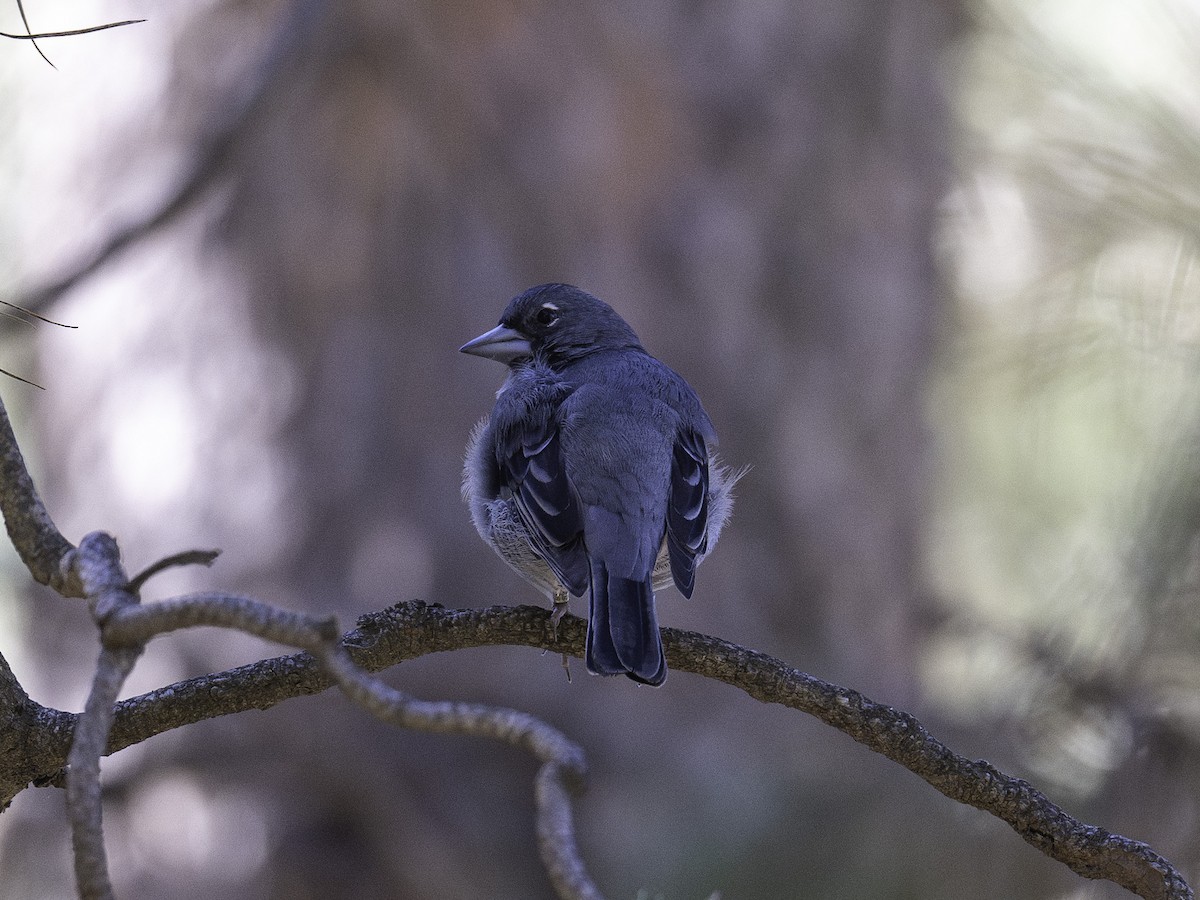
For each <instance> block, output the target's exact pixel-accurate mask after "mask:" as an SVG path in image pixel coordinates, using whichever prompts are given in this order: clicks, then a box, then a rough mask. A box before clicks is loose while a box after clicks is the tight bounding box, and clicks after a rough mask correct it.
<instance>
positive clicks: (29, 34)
mask: <svg viewBox="0 0 1200 900" xmlns="http://www.w3.org/2000/svg"><path fill="white" fill-rule="evenodd" d="M17 12H19V13H20V14H21V24H22V25H24V26H25V38H26V39H27V40H28V41H29V43H31V44H33V49H34V50H36V51H37V52H38V56H40V57H41V58H42V59H44V60H45V61H46V65H48V66H49V67H50V68H52V69H57V68H58V66H56V65H54V63H52V62H50V57H48V56H47V55H46V54H45V53H43V52H42V48H41V47H39V46H38V42H37V40H36V39H35V38H34V36H33V29H32V28H30V27H29V19H28V17H26V15H25V2H24V0H17Z"/></svg>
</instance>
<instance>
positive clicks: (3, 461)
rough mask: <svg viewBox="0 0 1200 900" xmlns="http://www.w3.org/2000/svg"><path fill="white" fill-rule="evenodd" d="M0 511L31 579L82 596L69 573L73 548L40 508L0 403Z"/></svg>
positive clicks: (70, 594) (64, 592)
mask: <svg viewBox="0 0 1200 900" xmlns="http://www.w3.org/2000/svg"><path fill="white" fill-rule="evenodd" d="M0 511H2V512H3V513H4V525H5V527H6V528H7V529H8V536H9V538H10V539H11V540H12V542H13V546H14V547H16V548H17V553H18V554H20V556H21V561H22V562H23V563H25V565H26V567H27V568H28V569H29V572H30V574H31V575H33V577H34V580H35V581H37V582H38V583H39V584H48V585H50V587H52V588H54V589H55V590H56V591H58V592H59V593H60V594H62V595H63V596H64V597H82V596H83V588H82V587H81V586H80V584H79V579H78V578H77V577H76V576H75V575H74V573H73V572H72V571H71V559H72V555H73V551H74V549H75V548H74V547H73V546H72V545H71V542H70V541H68V540H67V539H66V538H65V537H63V536H62V534H61V533H60V532H59V530H58V528H57V527H56V526H55V524H54V521H53V520H52V519H51V518H50V513H48V512H46V507H45V506H44V505H42V500H41V498H40V497H39V496H38V492H37V489H36V488H35V487H34V486H33V479H32V478H30V477H29V470H28V469H26V468H25V459H24V457H23V456H21V449H20V448H19V447H18V446H17V439H16V437H15V436H14V435H13V430H12V425H11V424H10V423H9V421H8V413H7V412H6V411H5V409H4V405H3V404H0Z"/></svg>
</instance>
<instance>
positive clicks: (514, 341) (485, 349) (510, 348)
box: [458, 325, 533, 365]
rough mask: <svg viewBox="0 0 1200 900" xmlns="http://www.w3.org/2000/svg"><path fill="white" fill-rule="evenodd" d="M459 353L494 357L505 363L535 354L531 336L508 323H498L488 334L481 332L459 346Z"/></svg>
mask: <svg viewBox="0 0 1200 900" xmlns="http://www.w3.org/2000/svg"><path fill="white" fill-rule="evenodd" d="M458 352H459V353H470V354H471V355H472V356H482V357H483V358H484V359H494V360H495V361H496V362H502V363H504V364H505V365H508V364H509V363H511V362H513V361H514V360H518V359H521V358H523V357H525V358H527V357H530V356H533V347H531V346H530V345H529V338H527V337H525V335H523V334H521V332H519V331H517V330H516V329H515V328H509V327H508V326H507V325H497V326H496V327H495V328H493V329H492V330H491V331H489V332H488V333H487V334H481V335H480V336H479V337H477V338H475V340H473V341H467V342H466V343H465V344H463V345H462V346H461V347H459V348H458Z"/></svg>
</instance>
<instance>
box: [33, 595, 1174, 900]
mask: <svg viewBox="0 0 1200 900" xmlns="http://www.w3.org/2000/svg"><path fill="white" fill-rule="evenodd" d="M584 627H585V626H584V623H583V621H582V620H580V619H578V618H576V617H574V616H567V617H565V618H564V619H563V620H562V622H561V623H560V625H559V640H558V641H557V642H555V641H554V639H553V638H552V636H551V632H550V622H549V612H548V611H547V610H545V609H540V608H537V607H528V606H522V607H499V606H498V607H490V608H487V609H468V610H450V609H443V608H442V607H439V606H427V605H425V604H423V603H404V604H398V605H397V606H393V607H390V608H389V609H386V610H384V611H382V612H379V613H374V614H372V615H369V616H364V617H363V618H362V619H360V620H359V623H358V628H356V629H355V630H354V631H351V632H349V633H348V634H346V635H345V636H344V638H343V639H342V645H343V646H344V647H345V648H346V649H347V650H348V651H349V653H350V655H351V657H352V658H353V659H354V660H355V662H357V663H358V664H359V665H361V666H363V667H364V668H366V669H368V670H371V671H378V670H380V669H383V668H386V667H388V666H391V665H395V664H396V663H398V662H401V661H403V660H405V659H413V658H416V657H418V656H422V655H424V654H427V653H436V652H441V651H449V650H461V649H464V648H469V647H480V646H492V645H503V644H515V645H523V646H529V647H540V648H545V649H551V650H554V651H556V652H565V653H569V654H572V655H574V656H581V655H582V653H583V638H584ZM663 641H664V644H665V646H666V651H667V661H668V664H669V665H670V667H671V668H672V669H673V670H675V671H676V672H692V673H694V674H697V675H703V676H705V677H708V678H713V679H715V680H718V681H723V682H725V683H726V684H730V685H732V686H734V687H737V688H740V689H741V690H743V691H745V692H746V693H747V694H749V695H750V696H751V697H754V698H755V699H757V700H760V701H762V702H764V703H779V704H782V705H784V706H788V707H791V708H793V709H797V710H800V711H802V712H806V713H808V714H810V715H813V716H816V717H817V718H819V719H821V720H822V721H823V722H826V723H827V724H829V725H832V726H833V727H835V728H837V729H839V730H840V731H843V732H845V733H846V734H848V735H849V736H850V737H852V738H854V740H856V741H858V742H859V743H861V744H863V745H864V746H866V747H868V748H870V749H871V750H874V751H875V752H877V753H880V754H882V755H884V756H886V757H888V758H889V759H892V760H894V761H895V762H898V763H899V764H900V765H902V766H904V767H905V768H907V769H908V770H909V771H911V772H914V773H915V774H917V775H919V776H920V777H921V778H923V779H924V780H925V781H927V782H928V783H929V784H931V785H932V786H933V787H935V788H936V789H937V790H939V791H941V792H942V793H943V794H945V795H946V796H947V797H949V798H951V799H953V800H957V801H959V802H960V803H966V804H968V805H970V806H974V807H976V808H978V809H982V810H984V811H986V812H990V813H991V814H993V815H995V816H997V817H999V818H1000V819H1003V820H1004V821H1005V822H1007V823H1008V824H1009V825H1011V826H1012V827H1013V829H1014V830H1016V832H1017V833H1018V834H1020V835H1021V837H1022V838H1024V839H1025V840H1026V841H1028V842H1029V843H1030V844H1032V845H1033V846H1035V847H1037V848H1038V849H1039V850H1041V851H1042V852H1043V853H1045V854H1046V855H1048V856H1050V857H1052V858H1054V859H1057V860H1059V861H1060V862H1062V863H1065V864H1066V865H1067V866H1069V867H1070V868H1071V869H1072V870H1074V871H1075V872H1077V873H1078V874H1080V875H1082V876H1084V877H1086V878H1104V879H1107V880H1110V881H1113V882H1115V883H1117V884H1119V885H1121V886H1122V887H1125V888H1127V889H1128V890H1130V891H1133V892H1134V893H1136V894H1138V895H1140V896H1142V897H1145V898H1163V900H1165V898H1172V900H1175V898H1190V897H1191V896H1192V892H1191V889H1190V888H1189V887H1188V885H1187V883H1186V881H1185V880H1184V879H1183V877H1182V875H1180V873H1179V872H1178V871H1176V870H1175V869H1174V867H1172V866H1171V864H1170V863H1169V862H1168V861H1167V860H1165V859H1163V858H1162V857H1161V856H1159V855H1158V854H1157V853H1155V852H1154V851H1153V850H1152V849H1151V848H1150V847H1148V846H1146V845H1145V844H1142V843H1140V842H1138V841H1133V840H1129V839H1128V838H1124V837H1121V836H1120V835H1115V834H1112V833H1110V832H1108V831H1105V830H1104V829H1102V828H1098V827H1096V826H1092V825H1087V824H1084V823H1082V822H1080V821H1078V820H1077V819H1075V818H1073V817H1071V816H1069V815H1068V814H1067V813H1065V812H1064V811H1063V810H1061V809H1060V808H1059V807H1058V806H1056V805H1055V804H1053V803H1051V802H1050V800H1048V799H1047V798H1046V797H1045V796H1043V795H1042V794H1041V793H1040V792H1038V791H1037V790H1035V789H1034V788H1033V787H1032V786H1031V785H1030V784H1029V783H1027V782H1025V781H1023V780H1021V779H1018V778H1013V777H1011V776H1009V775H1005V774H1004V773H1002V772H1000V771H999V770H997V769H996V768H995V767H993V766H992V765H990V764H989V763H987V762H983V761H973V760H969V759H967V758H965V757H962V756H959V755H958V754H956V753H954V752H952V751H951V750H950V749H949V748H947V747H946V746H945V745H944V744H942V743H941V742H940V741H938V740H937V739H936V738H934V737H932V736H931V735H930V734H929V733H928V732H927V731H926V730H925V728H924V727H923V726H922V725H921V724H920V722H918V721H917V720H916V719H915V718H913V717H912V716H911V715H909V714H907V713H904V712H900V711H898V710H895V709H892V708H891V707H888V706H885V705H883V704H879V703H875V702H873V701H871V700H869V699H867V698H866V697H863V696H862V695H861V694H859V693H857V692H855V691H852V690H848V689H846V688H842V687H838V686H837V685H833V684H830V683H828V682H825V681H822V680H821V679H819V678H814V677H812V676H811V675H806V674H805V673H803V672H800V671H798V670H796V669H793V668H791V667H789V666H787V665H785V664H784V663H782V662H781V661H779V660H777V659H774V658H772V657H770V656H767V655H765V654H762V653H756V652H754V651H752V650H747V649H745V648H742V647H739V646H737V645H734V644H730V643H728V642H726V641H722V640H718V639H716V638H711V637H707V636H705V635H701V634H696V633H693V632H684V631H677V630H675V629H670V628H668V629H664V631H663ZM330 686H331V681H330V679H329V677H328V676H327V675H325V674H324V673H323V672H321V671H320V669H319V667H318V664H317V662H316V660H315V659H314V658H313V657H312V656H310V655H308V654H307V653H299V654H294V655H292V656H286V657H277V658H275V659H268V660H263V661H261V662H258V663H254V664H252V665H248V666H242V667H240V668H238V669H233V670H230V671H227V672H221V673H217V674H215V675H208V676H204V677H202V678H194V679H190V680H188V681H183V682H180V683H178V684H175V685H172V686H170V687H168V688H163V689H160V690H158V691H153V692H151V693H149V694H144V695H142V696H140V697H134V698H131V699H129V700H125V701H123V702H121V703H119V704H118V705H117V713H116V718H115V721H114V726H113V730H112V733H111V738H110V744H109V751H110V752H113V751H115V750H118V749H121V748H122V747H126V746H129V745H130V744H134V743H137V742H139V741H142V740H145V739H146V738H147V737H150V736H152V735H154V734H158V733H160V732H163V731H167V730H169V729H172V728H177V727H179V726H181V725H187V724H190V723H192V722H196V721H199V720H201V719H207V718H212V717H214V716H220V715H228V714H230V713H234V712H241V711H243V710H247V709H266V708H269V707H271V706H274V705H275V704H277V703H279V702H281V701H282V700H285V699H287V698H289V697H295V696H300V695H305V694H313V693H317V692H319V691H323V690H325V689H326V688H328V687H330ZM52 715H53V727H54V729H55V730H56V732H57V733H58V734H59V735H60V736H61V737H60V740H64V741H65V740H67V739H69V733H70V728H71V727H72V723H73V718H74V717H72V716H70V715H68V714H66V713H52ZM64 755H65V754H64ZM61 762H62V756H58V757H56V758H54V759H47V760H45V761H44V763H45V766H44V768H42V769H41V770H40V771H38V772H34V773H32V774H31V775H30V777H31V778H32V777H34V776H36V775H51V774H52V773H53V771H54V769H55V768H56V767H57V766H58V765H61Z"/></svg>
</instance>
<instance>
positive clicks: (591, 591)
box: [460, 283, 745, 686]
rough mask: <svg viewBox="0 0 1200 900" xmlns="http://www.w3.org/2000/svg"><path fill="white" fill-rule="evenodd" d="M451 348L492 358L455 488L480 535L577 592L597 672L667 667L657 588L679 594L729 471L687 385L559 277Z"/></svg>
mask: <svg viewBox="0 0 1200 900" xmlns="http://www.w3.org/2000/svg"><path fill="white" fill-rule="evenodd" d="M460 350H461V352H463V353H467V354H471V355H474V356H479V357H483V358H486V359H491V360H495V361H497V362H501V363H504V364H505V365H506V366H507V367H508V375H507V378H506V379H505V381H504V384H503V385H502V387H501V388H500V390H499V392H498V393H497V394H496V403H495V406H494V408H493V409H492V412H491V414H490V415H489V416H486V417H485V418H483V419H482V420H481V421H480V422H479V423H478V424H477V425H476V426H475V428H474V429H473V430H472V432H471V436H470V440H469V442H468V445H467V451H466V456H465V461H464V467H463V497H464V499H465V500H466V502H467V505H468V507H469V509H470V512H471V519H472V521H473V523H474V525H475V528H476V530H477V531H478V532H479V535H480V536H481V537H482V538H483V540H484V542H486V543H487V544H488V545H489V546H491V548H492V549H493V550H495V552H496V553H497V554H498V555H499V556H500V557H501V558H502V559H503V560H504V561H505V562H507V563H508V564H509V565H510V566H511V567H512V568H513V569H515V570H516V571H517V572H518V573H520V574H521V575H522V576H523V577H524V578H525V579H526V580H527V581H529V582H530V583H531V584H532V585H534V587H536V588H537V589H538V590H539V591H541V592H542V593H543V594H545V595H546V596H547V597H548V598H549V599H550V600H551V601H552V602H553V604H554V614H553V616H552V624H553V627H554V629H555V634H557V625H558V621H559V618H560V617H561V616H562V614H563V612H564V611H565V609H566V604H567V601H568V595H570V596H574V597H583V596H584V595H585V594H586V595H587V596H588V623H587V638H586V643H585V654H584V659H585V663H586V665H587V669H588V671H590V672H592V673H594V674H598V675H622V674H623V675H626V676H628V677H629V678H631V679H633V680H634V681H636V682H639V683H642V684H649V685H654V686H658V685H661V684H662V683H663V682H664V681H665V679H666V676H667V666H666V658H665V656H664V653H663V644H662V635H661V633H660V632H659V626H658V616H657V613H656V611H655V593H654V592H655V591H656V590H658V589H661V588H663V587H666V586H667V585H670V584H672V583H673V584H674V585H675V587H676V588H677V589H678V590H679V592H680V593H681V594H683V595H684V597H687V598H690V597H691V596H692V591H693V588H694V586H695V577H696V567H697V566H699V565H700V563H701V561H702V560H703V559H704V558H705V557H706V556H707V555H708V554H709V553H710V552H711V551H712V549H713V547H715V546H716V543H717V539H718V538H719V537H720V534H721V530H722V528H723V527H724V525H725V523H726V521H727V520H728V518H729V515H730V513H731V512H732V509H733V487H734V485H735V484H736V482H737V481H738V479H739V478H741V477H742V475H743V474H745V471H744V470H742V471H736V472H735V471H733V470H731V469H730V468H729V467H728V466H725V465H724V464H722V463H721V462H720V460H719V459H718V458H717V456H716V454H715V448H716V445H717V433H716V429H715V428H714V427H713V423H712V421H711V420H710V419H709V417H708V414H707V413H706V412H705V411H704V407H703V406H702V405H701V403H700V399H699V397H697V395H696V392H695V391H693V390H692V388H691V387H690V386H689V385H688V383H687V382H686V381H685V380H684V379H683V377H682V376H680V375H679V374H678V373H676V372H675V371H674V370H673V369H671V368H669V367H668V366H667V365H665V364H664V363H662V362H660V361H659V360H657V359H656V358H654V357H653V356H651V355H650V354H649V353H648V352H647V351H646V350H645V348H644V347H642V344H641V342H640V341H639V340H638V337H637V335H636V334H635V333H634V330H633V329H632V328H631V327H630V326H629V324H628V323H627V322H626V321H625V320H624V319H622V318H621V316H620V315H619V314H618V313H617V312H616V311H615V310H614V309H613V308H612V307H611V306H609V305H608V304H607V303H605V302H604V301H602V300H600V299H599V298H598V297H595V296H593V295H592V294H589V293H587V292H586V291H584V290H582V289H580V288H578V287H575V286H574V285H570V284H561V283H550V284H540V285H537V286H535V287H531V288H529V289H528V290H526V291H524V292H523V293H521V294H518V295H517V296H516V297H514V298H513V299H512V300H511V301H510V302H509V303H508V305H507V307H506V308H505V310H504V312H503V314H502V315H501V317H500V323H499V324H498V325H497V326H496V327H495V328H493V329H492V330H490V331H488V332H486V333H484V334H481V335H480V336H479V337H477V338H475V339H474V340H471V341H468V342H467V343H466V344H464V345H463V346H462V347H461V348H460Z"/></svg>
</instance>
